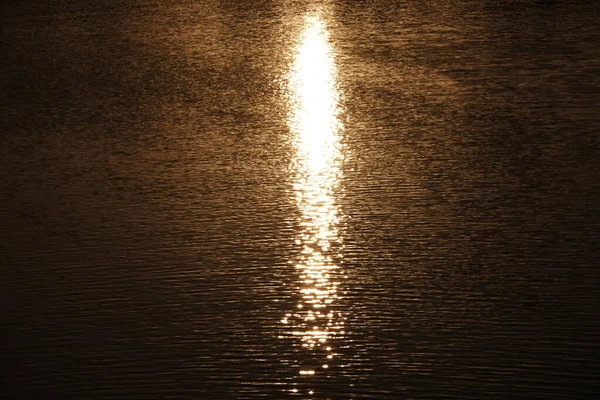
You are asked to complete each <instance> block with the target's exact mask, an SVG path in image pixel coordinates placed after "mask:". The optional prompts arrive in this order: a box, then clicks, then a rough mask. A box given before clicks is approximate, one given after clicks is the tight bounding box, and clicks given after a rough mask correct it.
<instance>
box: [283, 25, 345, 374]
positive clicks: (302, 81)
mask: <svg viewBox="0 0 600 400" xmlns="http://www.w3.org/2000/svg"><path fill="white" fill-rule="evenodd" d="M336 79H337V77H336V69H335V64H334V59H333V52H332V49H331V46H330V44H329V38H328V34H327V30H326V27H325V25H324V23H323V22H322V20H321V18H320V17H319V16H318V15H313V16H308V17H307V18H306V19H305V25H304V31H303V32H302V35H301V37H300V39H299V44H298V47H297V49H296V53H295V57H294V63H293V65H292V66H291V70H290V75H289V79H288V83H289V96H290V102H291V105H292V106H291V113H290V118H289V125H290V129H291V131H292V133H293V136H294V145H295V149H296V157H295V162H294V164H295V165H294V174H295V176H294V191H295V195H296V200H297V204H298V207H299V208H300V211H301V218H302V220H301V226H302V230H301V232H300V233H299V235H298V237H297V238H296V244H297V245H299V246H301V247H302V254H301V257H300V258H299V259H298V260H297V261H296V268H297V270H298V276H299V280H298V282H297V286H298V291H299V294H300V301H299V303H298V305H297V309H296V310H294V311H292V312H290V313H288V314H286V316H285V317H284V318H283V319H282V323H284V324H287V325H289V326H290V332H291V334H293V335H295V336H297V337H298V338H299V339H300V340H301V345H302V347H303V348H305V350H306V351H308V352H310V354H311V355H312V356H313V357H309V358H311V361H310V362H307V361H306V360H304V363H303V364H301V365H300V367H299V375H302V376H312V375H315V374H318V373H319V371H322V370H326V369H328V368H329V363H331V362H332V360H333V359H334V358H335V356H336V353H335V351H334V349H333V347H332V343H330V342H332V341H333V340H334V339H335V338H336V337H338V338H339V337H341V335H343V334H344V316H343V314H342V313H341V312H340V311H339V310H337V309H336V301H337V300H338V296H340V294H339V285H340V282H339V281H340V279H342V278H343V272H342V271H340V268H339V265H338V264H339V260H340V259H341V257H342V254H341V247H342V239H341V237H340V235H339V233H338V225H339V219H340V217H341V214H340V210H339V208H338V205H337V204H336V193H337V191H336V190H337V189H338V184H339V180H340V175H341V170H340V165H341V162H342V156H343V154H342V149H341V143H340V132H341V131H342V128H343V127H342V124H341V122H340V120H339V112H340V93H339V91H338V89H337V87H336Z"/></svg>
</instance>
